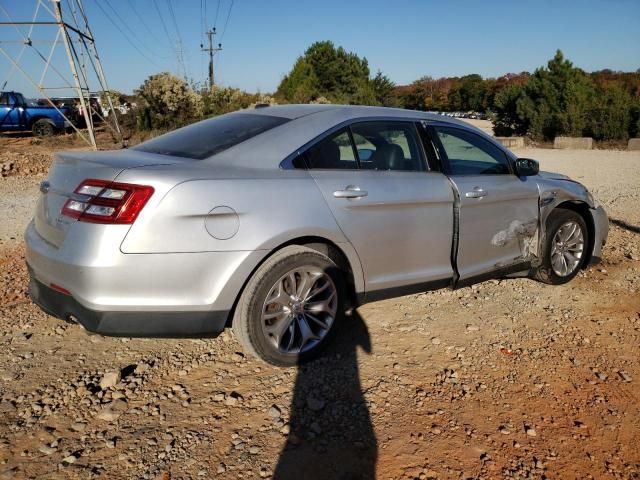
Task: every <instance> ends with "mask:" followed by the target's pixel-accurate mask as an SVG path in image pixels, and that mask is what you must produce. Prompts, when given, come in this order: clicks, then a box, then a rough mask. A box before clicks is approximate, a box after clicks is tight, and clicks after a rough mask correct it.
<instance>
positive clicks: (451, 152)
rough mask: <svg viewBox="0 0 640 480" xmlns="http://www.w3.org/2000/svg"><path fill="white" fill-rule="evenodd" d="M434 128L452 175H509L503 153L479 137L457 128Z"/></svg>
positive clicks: (507, 164)
mask: <svg viewBox="0 0 640 480" xmlns="http://www.w3.org/2000/svg"><path fill="white" fill-rule="evenodd" d="M434 128H435V130H436V132H437V133H438V138H439V139H440V143H441V144H442V147H443V148H444V151H445V153H446V155H447V161H448V163H449V170H450V173H451V174H452V175H483V174H484V175H496V174H508V173H510V171H509V163H508V160H507V157H506V156H505V154H504V152H503V151H502V150H500V149H499V148H498V147H496V146H495V145H493V144H491V143H490V142H488V141H486V140H485V139H483V138H482V137H480V136H479V135H476V134H474V133H471V132H466V131H465V130H461V129H457V128H448V127H437V126H436V127H434Z"/></svg>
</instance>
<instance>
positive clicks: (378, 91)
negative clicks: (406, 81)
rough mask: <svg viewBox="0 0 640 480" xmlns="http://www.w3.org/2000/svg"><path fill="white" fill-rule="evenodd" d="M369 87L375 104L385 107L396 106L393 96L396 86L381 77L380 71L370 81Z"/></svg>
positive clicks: (388, 79)
mask: <svg viewBox="0 0 640 480" xmlns="http://www.w3.org/2000/svg"><path fill="white" fill-rule="evenodd" d="M371 86H372V88H373V94H374V95H375V97H376V102H377V103H379V104H380V105H383V106H385V107H389V106H393V107H396V106H398V101H397V98H396V97H395V95H393V92H394V90H395V87H396V84H395V83H393V82H392V81H391V79H390V78H389V77H387V76H386V75H383V73H382V72H381V71H380V70H378V72H377V73H376V76H375V77H373V79H372V80H371Z"/></svg>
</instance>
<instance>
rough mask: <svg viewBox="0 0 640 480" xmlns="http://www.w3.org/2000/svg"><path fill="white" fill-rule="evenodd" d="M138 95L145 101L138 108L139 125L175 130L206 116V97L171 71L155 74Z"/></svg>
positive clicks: (146, 81)
mask: <svg viewBox="0 0 640 480" xmlns="http://www.w3.org/2000/svg"><path fill="white" fill-rule="evenodd" d="M136 94H137V95H138V96H139V97H140V98H141V99H142V102H143V105H142V106H141V108H139V110H138V126H139V128H142V129H147V130H148V129H172V128H177V127H181V126H183V125H186V124H188V123H191V122H194V121H196V120H199V119H200V118H202V113H203V106H204V105H203V101H202V97H201V96H200V95H199V94H198V93H196V92H194V91H193V90H191V88H189V85H187V83H186V82H185V81H183V80H181V79H179V78H177V77H175V76H173V75H171V74H170V73H159V74H156V75H151V76H150V77H149V78H148V79H147V80H145V82H144V83H143V84H142V86H141V87H140V89H139V90H137V91H136Z"/></svg>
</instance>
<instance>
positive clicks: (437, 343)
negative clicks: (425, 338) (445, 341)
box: [431, 337, 442, 345]
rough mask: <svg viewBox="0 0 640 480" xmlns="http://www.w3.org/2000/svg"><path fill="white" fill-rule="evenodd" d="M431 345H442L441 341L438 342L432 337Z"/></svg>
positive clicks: (437, 339)
mask: <svg viewBox="0 0 640 480" xmlns="http://www.w3.org/2000/svg"><path fill="white" fill-rule="evenodd" d="M431 343H432V344H433V345H440V344H441V343H442V340H440V339H439V338H438V337H433V338H432V339H431Z"/></svg>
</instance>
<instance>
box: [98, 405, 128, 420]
mask: <svg viewBox="0 0 640 480" xmlns="http://www.w3.org/2000/svg"><path fill="white" fill-rule="evenodd" d="M120 415H122V412H118V411H116V410H114V409H113V408H112V407H105V408H103V409H102V410H100V411H99V412H98V414H97V415H96V418H97V419H98V420H104V421H105V422H113V421H115V420H117V419H118V418H120Z"/></svg>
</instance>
